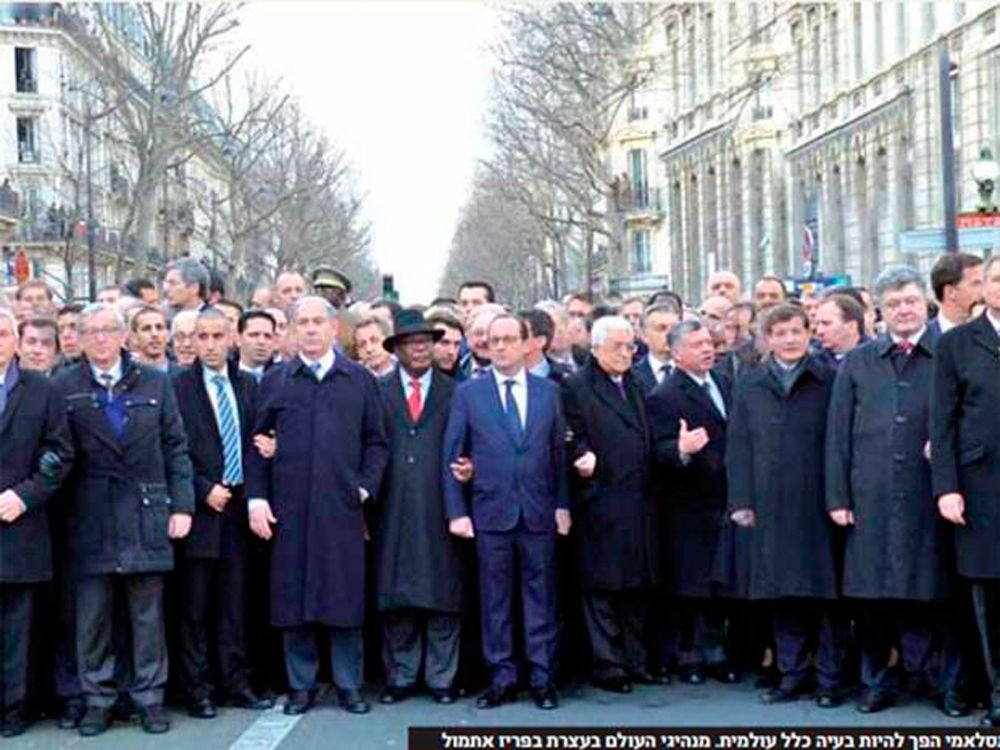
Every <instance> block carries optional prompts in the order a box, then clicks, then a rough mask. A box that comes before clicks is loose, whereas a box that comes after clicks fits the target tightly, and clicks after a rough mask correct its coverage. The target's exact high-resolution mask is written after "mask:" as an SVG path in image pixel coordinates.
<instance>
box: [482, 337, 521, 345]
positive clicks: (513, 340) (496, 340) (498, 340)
mask: <svg viewBox="0 0 1000 750" xmlns="http://www.w3.org/2000/svg"><path fill="white" fill-rule="evenodd" d="M520 341H521V337H520V336H490V346H500V345H501V344H503V345H505V346H513V345H514V344H517V343H519V342H520Z"/></svg>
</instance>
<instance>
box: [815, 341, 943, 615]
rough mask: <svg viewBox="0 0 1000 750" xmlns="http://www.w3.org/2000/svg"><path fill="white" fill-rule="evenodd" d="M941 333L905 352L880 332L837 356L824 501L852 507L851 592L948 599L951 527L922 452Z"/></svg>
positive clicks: (847, 588)
mask: <svg viewBox="0 0 1000 750" xmlns="http://www.w3.org/2000/svg"><path fill="white" fill-rule="evenodd" d="M936 338H937V337H936V336H935V335H934V334H933V333H932V332H931V331H930V330H928V331H926V332H925V333H924V335H923V336H922V337H921V339H920V342H919V343H918V345H917V346H916V347H915V348H914V350H913V352H912V353H911V354H910V355H909V356H905V357H904V356H901V355H899V354H894V353H893V342H892V339H891V338H890V337H889V336H883V337H881V338H878V339H875V340H874V341H870V342H869V343H867V344H865V345H864V346H860V347H858V348H856V349H853V350H852V351H850V352H848V354H847V356H845V357H844V358H843V359H842V360H841V364H840V369H839V372H838V373H837V378H836V380H835V381H834V386H833V395H832V397H831V400H830V413H829V417H828V424H827V444H826V445H827V450H826V505H827V508H828V509H829V510H834V509H849V510H851V511H852V512H853V513H854V525H853V526H849V527H847V529H846V549H845V556H844V570H843V593H844V595H845V596H851V597H858V598H863V599H914V600H919V601H931V600H935V599H943V598H946V597H947V594H948V575H947V573H948V568H949V565H948V555H949V554H950V545H949V544H948V538H947V535H948V529H947V528H946V522H945V521H944V520H943V519H942V518H941V516H940V515H939V514H938V512H937V506H936V504H935V502H934V498H933V496H932V494H931V469H930V463H929V462H928V460H927V458H926V456H925V446H926V445H927V441H928V439H929V437H930V390H931V372H932V369H933V366H934V345H935V343H936Z"/></svg>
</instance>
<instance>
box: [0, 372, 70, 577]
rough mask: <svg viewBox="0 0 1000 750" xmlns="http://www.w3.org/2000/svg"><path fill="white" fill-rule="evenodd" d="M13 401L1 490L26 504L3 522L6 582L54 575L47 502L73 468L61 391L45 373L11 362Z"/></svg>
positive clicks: (0, 540)
mask: <svg viewBox="0 0 1000 750" xmlns="http://www.w3.org/2000/svg"><path fill="white" fill-rule="evenodd" d="M4 385H5V388H6V390H7V406H6V408H5V409H4V410H3V413H2V414H0V492H4V491H6V490H12V491H13V492H14V493H15V494H17V496H18V497H20V498H21V501H22V502H23V503H24V505H25V511H24V513H22V514H21V516H20V517H19V518H18V519H17V520H16V521H14V522H13V523H0V583H35V582H38V581H47V580H50V579H51V578H52V544H51V536H50V531H49V513H48V512H47V511H48V508H47V503H48V502H49V499H50V498H52V497H53V494H54V493H55V491H56V489H57V488H58V487H59V485H60V483H61V482H62V481H63V479H65V477H66V475H67V474H68V473H69V470H70V467H71V466H72V461H73V443H72V440H71V439H70V433H69V427H68V426H67V425H66V409H65V406H64V405H63V400H62V398H60V396H59V393H58V392H57V391H56V390H55V388H53V387H52V384H51V383H50V382H49V381H48V379H47V378H45V377H44V376H43V375H41V374H39V373H37V372H29V371H27V370H21V369H19V368H18V365H17V363H15V362H12V363H11V364H10V365H8V369H7V377H6V381H5V383H4Z"/></svg>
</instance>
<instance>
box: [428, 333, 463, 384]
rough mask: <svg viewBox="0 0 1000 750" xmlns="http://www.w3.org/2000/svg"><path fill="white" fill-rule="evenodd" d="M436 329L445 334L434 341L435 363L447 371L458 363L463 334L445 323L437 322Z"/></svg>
mask: <svg viewBox="0 0 1000 750" xmlns="http://www.w3.org/2000/svg"><path fill="white" fill-rule="evenodd" d="M434 329H435V330H437V331H443V332H444V336H442V337H441V338H440V339H438V340H437V341H435V342H434V346H433V353H434V364H436V365H437V366H438V367H440V368H441V369H442V370H445V371H446V372H451V370H452V368H453V367H455V365H456V364H458V353H459V351H460V350H461V346H462V334H461V333H459V332H458V329H457V328H450V327H448V326H446V325H444V324H443V323H435V324H434Z"/></svg>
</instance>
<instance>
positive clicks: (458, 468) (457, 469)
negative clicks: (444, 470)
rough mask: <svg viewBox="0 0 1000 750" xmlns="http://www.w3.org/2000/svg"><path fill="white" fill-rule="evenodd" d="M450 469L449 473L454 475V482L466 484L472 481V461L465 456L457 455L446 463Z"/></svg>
mask: <svg viewBox="0 0 1000 750" xmlns="http://www.w3.org/2000/svg"><path fill="white" fill-rule="evenodd" d="M448 468H450V469H451V475H452V476H453V477H455V481H456V482H461V483H462V484H468V483H469V482H471V481H472V461H471V459H469V458H467V457H465V456H459V457H458V458H456V459H455V460H454V461H453V462H452V463H450V464H449V465H448Z"/></svg>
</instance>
